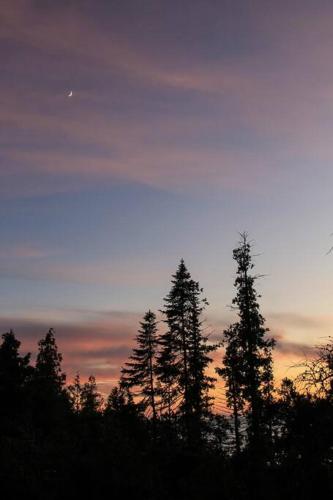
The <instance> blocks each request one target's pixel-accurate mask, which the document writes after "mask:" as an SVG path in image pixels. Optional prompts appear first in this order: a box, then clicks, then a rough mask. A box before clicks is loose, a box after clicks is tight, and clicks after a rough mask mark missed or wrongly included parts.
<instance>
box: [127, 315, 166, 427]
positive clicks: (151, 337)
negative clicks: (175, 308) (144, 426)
mask: <svg viewBox="0 0 333 500" xmlns="http://www.w3.org/2000/svg"><path fill="white" fill-rule="evenodd" d="M140 326H141V328H140V329H139V331H138V334H137V336H136V343H137V347H136V348H134V349H133V354H132V355H131V356H130V360H131V361H130V362H128V363H126V364H125V367H124V368H123V369H122V383H123V384H124V385H125V386H127V387H129V388H136V389H137V391H138V393H137V395H138V396H141V398H142V399H141V402H140V403H141V405H142V406H143V407H144V408H145V409H147V408H149V409H150V410H151V414H152V419H153V423H154V424H155V423H156V419H157V400H156V396H157V389H156V384H155V372H156V367H155V358H156V352H157V346H158V338H157V323H156V315H155V314H154V313H153V312H152V311H150V310H149V311H148V312H147V313H146V314H145V315H144V317H143V321H142V322H141V323H140Z"/></svg>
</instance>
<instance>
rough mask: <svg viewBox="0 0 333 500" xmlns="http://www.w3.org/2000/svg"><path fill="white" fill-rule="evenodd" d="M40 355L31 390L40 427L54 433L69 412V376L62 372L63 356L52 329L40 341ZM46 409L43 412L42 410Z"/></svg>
mask: <svg viewBox="0 0 333 500" xmlns="http://www.w3.org/2000/svg"><path fill="white" fill-rule="evenodd" d="M38 347H39V350H38V354H37V359H36V365H35V370H34V376H33V378H32V383H31V389H32V399H33V402H34V415H35V418H36V421H37V425H38V426H39V427H41V428H42V429H43V430H44V431H47V432H49V431H50V432H53V431H54V430H55V429H56V427H57V425H58V424H59V425H60V422H61V421H62V419H63V418H64V416H65V414H66V412H67V410H69V406H70V403H69V399H68V392H67V391H66V390H65V387H64V386H65V382H66V375H65V374H64V373H63V372H62V369H61V362H62V355H61V354H60V353H59V352H58V347H57V344H56V340H55V335H54V330H53V329H52V328H51V329H50V330H49V331H48V332H47V334H46V335H45V337H44V338H43V339H41V340H40V341H39V342H38ZM42 409H43V411H42Z"/></svg>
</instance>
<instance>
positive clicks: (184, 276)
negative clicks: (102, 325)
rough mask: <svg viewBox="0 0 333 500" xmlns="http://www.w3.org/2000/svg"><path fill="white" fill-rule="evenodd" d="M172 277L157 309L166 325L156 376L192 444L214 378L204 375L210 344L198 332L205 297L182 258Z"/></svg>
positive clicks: (196, 434)
mask: <svg viewBox="0 0 333 500" xmlns="http://www.w3.org/2000/svg"><path fill="white" fill-rule="evenodd" d="M172 278H173V279H172V282H171V283H172V286H171V290H170V292H169V293H168V295H167V296H166V298H165V299H164V302H165V306H164V309H163V310H162V311H161V312H162V313H163V314H164V316H165V318H166V319H165V323H166V325H167V329H166V331H165V332H164V333H163V334H162V335H161V337H160V345H161V351H160V354H159V357H158V365H159V366H158V376H159V380H160V382H161V385H162V389H164V390H165V391H164V392H165V395H166V398H167V405H168V406H169V410H170V407H171V406H174V407H175V406H177V407H178V412H179V414H180V415H181V416H182V418H183V420H184V424H185V433H186V438H187V440H188V441H189V442H190V443H192V444H193V443H194V442H195V441H197V440H199V439H200V434H201V426H202V423H203V419H204V417H205V415H207V414H208V412H209V406H210V398H209V395H208V391H209V389H210V388H212V386H213V383H214V379H213V378H212V377H208V376H207V375H206V369H207V367H208V365H209V363H210V362H211V358H210V357H209V355H208V353H209V352H210V351H211V350H212V349H213V348H214V347H213V346H209V345H208V344H207V340H208V339H207V337H206V336H205V335H204V334H203V332H202V321H201V314H202V311H203V309H204V307H205V305H206V304H207V301H206V299H204V298H202V289H201V288H200V286H199V283H198V282H196V281H194V280H192V278H191V275H190V273H189V272H188V270H187V268H186V266H185V263H184V260H183V259H182V260H181V262H180V264H179V266H178V269H177V271H176V273H175V275H173V277H172ZM171 398H172V399H171ZM177 399H179V401H177Z"/></svg>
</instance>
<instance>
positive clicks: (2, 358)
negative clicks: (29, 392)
mask: <svg viewBox="0 0 333 500" xmlns="http://www.w3.org/2000/svg"><path fill="white" fill-rule="evenodd" d="M20 345H21V342H19V341H18V340H17V339H16V337H15V334H14V332H13V331H12V330H11V331H10V332H8V333H4V334H3V335H2V343H1V345H0V408H1V411H0V414H1V415H4V416H5V415H6V416H7V417H10V418H13V417H15V416H18V415H19V414H20V412H21V411H22V407H23V405H24V398H23V396H24V390H25V385H26V383H27V381H28V378H29V377H30V376H31V374H32V371H33V368H32V367H31V366H30V365H29V363H30V353H28V354H26V355H25V356H20V354H19V348H20Z"/></svg>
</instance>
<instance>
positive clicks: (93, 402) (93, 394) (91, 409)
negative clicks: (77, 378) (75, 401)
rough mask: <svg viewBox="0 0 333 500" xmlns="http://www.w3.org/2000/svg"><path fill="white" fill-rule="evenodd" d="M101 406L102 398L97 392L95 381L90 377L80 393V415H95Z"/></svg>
mask: <svg viewBox="0 0 333 500" xmlns="http://www.w3.org/2000/svg"><path fill="white" fill-rule="evenodd" d="M101 405H102V396H101V394H100V393H99V392H98V390H97V384H96V379H95V377H94V376H93V375H90V376H89V378H88V382H86V383H85V384H83V387H82V391H81V413H82V414H84V415H96V414H97V413H98V411H99V410H100V408H101Z"/></svg>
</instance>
